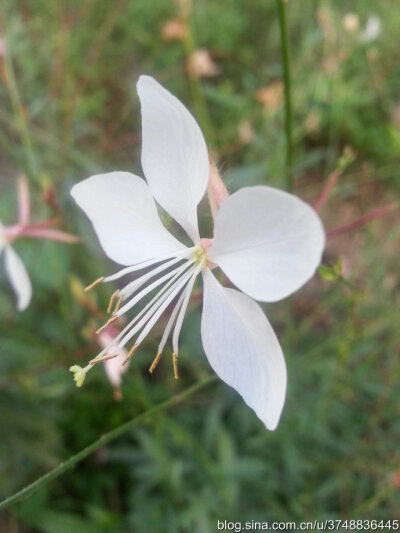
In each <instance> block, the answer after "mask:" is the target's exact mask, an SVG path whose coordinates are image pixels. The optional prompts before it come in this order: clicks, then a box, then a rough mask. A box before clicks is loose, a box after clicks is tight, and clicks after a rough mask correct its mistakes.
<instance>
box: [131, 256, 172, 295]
mask: <svg viewBox="0 0 400 533" xmlns="http://www.w3.org/2000/svg"><path fill="white" fill-rule="evenodd" d="M179 261H182V258H181V257H178V258H176V257H174V258H173V259H172V260H171V261H167V262H166V263H164V264H162V265H160V266H159V267H157V268H155V269H154V270H151V271H150V272H147V273H146V274H143V275H142V276H140V277H139V278H138V279H135V280H133V281H131V282H130V283H128V285H126V286H125V287H124V288H123V289H122V290H121V296H122V297H123V298H124V299H126V298H129V296H131V294H133V293H134V292H135V291H136V290H138V289H140V287H142V286H143V285H144V284H145V283H146V281H148V280H149V279H151V278H154V276H155V275H156V274H159V273H160V272H162V271H163V270H166V269H167V268H169V267H171V266H172V265H174V264H175V263H178V262H179Z"/></svg>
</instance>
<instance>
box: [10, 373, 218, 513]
mask: <svg viewBox="0 0 400 533" xmlns="http://www.w3.org/2000/svg"><path fill="white" fill-rule="evenodd" d="M216 379H217V378H216V376H210V377H208V378H207V379H205V380H203V381H201V382H200V383H196V384H195V385H192V386H191V387H189V388H187V389H186V390H184V391H183V392H180V393H178V394H176V395H175V396H172V398H169V399H168V400H165V401H164V402H162V403H160V404H159V405H156V406H154V407H151V408H150V409H148V410H147V411H145V412H144V413H142V414H140V415H138V416H136V417H134V418H132V419H131V420H129V421H128V422H125V423H124V424H122V425H120V426H118V427H116V428H115V429H112V430H111V431H109V432H108V433H105V434H104V435H102V436H101V437H100V438H98V439H97V440H95V441H94V442H92V444H89V446H86V448H83V450H81V451H80V452H78V453H76V454H75V455H72V456H71V457H70V458H69V459H67V460H66V461H64V462H62V463H60V464H59V465H58V466H56V467H55V468H53V470H50V472H47V474H45V475H44V476H42V477H40V478H38V479H37V480H36V481H34V482H33V483H31V484H30V485H27V486H26V487H25V488H23V489H22V490H20V491H18V492H16V493H15V494H13V495H12V496H10V497H9V498H6V499H5V500H3V501H2V502H0V510H1V509H6V508H7V507H9V506H10V505H12V504H14V503H17V502H19V501H21V500H24V499H26V498H28V497H29V496H31V495H32V494H33V493H34V492H35V491H37V490H38V489H40V488H41V487H43V486H44V485H46V484H47V483H50V481H53V479H56V478H57V477H58V476H60V475H61V474H63V473H64V472H66V471H67V470H69V469H70V468H72V467H73V466H75V465H76V464H77V463H79V462H80V461H82V460H83V459H85V458H86V457H88V456H89V455H90V454H91V453H93V452H94V451H95V450H97V449H98V448H100V447H101V446H104V445H105V444H107V443H108V442H110V441H112V440H114V439H116V438H117V437H119V436H120V435H122V434H124V433H126V432H127V431H129V430H130V429H132V428H134V427H135V426H138V425H139V424H140V423H141V422H144V421H145V420H147V419H148V418H151V417H152V416H154V415H155V414H157V413H160V412H161V411H164V410H165V409H168V408H169V407H173V406H175V405H177V404H179V403H181V402H182V401H183V400H186V398H188V397H189V396H192V395H193V394H194V393H196V392H198V391H199V390H201V389H204V388H205V387H207V386H208V385H210V384H211V383H213V382H214V381H215V380H216Z"/></svg>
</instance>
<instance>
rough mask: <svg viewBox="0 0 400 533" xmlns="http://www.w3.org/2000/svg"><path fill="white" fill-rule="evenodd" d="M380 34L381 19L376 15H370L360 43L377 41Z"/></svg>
mask: <svg viewBox="0 0 400 533" xmlns="http://www.w3.org/2000/svg"><path fill="white" fill-rule="evenodd" d="M381 32H382V24H381V19H380V18H379V17H378V16H377V15H371V16H370V17H368V19H367V22H366V24H365V29H364V31H363V33H362V34H361V41H362V42H364V43H370V42H372V41H375V40H376V39H378V37H379V36H380V34H381Z"/></svg>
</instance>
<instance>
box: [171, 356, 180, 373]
mask: <svg viewBox="0 0 400 533" xmlns="http://www.w3.org/2000/svg"><path fill="white" fill-rule="evenodd" d="M172 366H173V367H174V378H175V379H179V373H178V356H177V355H176V353H175V352H174V353H173V354H172Z"/></svg>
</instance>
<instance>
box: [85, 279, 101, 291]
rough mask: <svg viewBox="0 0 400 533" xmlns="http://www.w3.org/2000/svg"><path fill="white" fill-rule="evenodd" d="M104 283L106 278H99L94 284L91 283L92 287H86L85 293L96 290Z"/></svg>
mask: <svg viewBox="0 0 400 533" xmlns="http://www.w3.org/2000/svg"><path fill="white" fill-rule="evenodd" d="M102 281H104V276H103V277H102V278H97V279H96V280H94V282H93V283H91V284H90V285H88V286H87V287H85V288H84V289H83V290H84V291H85V292H88V291H91V290H92V289H94V288H95V287H96V286H97V285H98V284H99V283H101V282H102Z"/></svg>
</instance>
